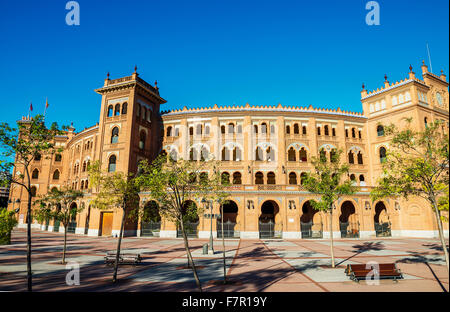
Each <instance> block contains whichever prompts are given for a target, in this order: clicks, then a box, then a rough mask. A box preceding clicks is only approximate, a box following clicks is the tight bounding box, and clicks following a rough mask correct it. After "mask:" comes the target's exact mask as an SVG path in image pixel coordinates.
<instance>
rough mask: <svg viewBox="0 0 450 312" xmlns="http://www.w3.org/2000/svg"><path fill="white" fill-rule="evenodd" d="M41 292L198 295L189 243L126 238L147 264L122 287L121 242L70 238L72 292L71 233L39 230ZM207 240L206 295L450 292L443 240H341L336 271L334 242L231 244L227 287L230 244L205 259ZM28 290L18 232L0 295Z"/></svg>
mask: <svg viewBox="0 0 450 312" xmlns="http://www.w3.org/2000/svg"><path fill="white" fill-rule="evenodd" d="M32 237H33V241H32V246H33V254H32V270H33V290H34V291H196V285H195V282H194V278H193V274H192V271H191V270H190V269H189V268H187V257H186V252H185V250H184V243H183V240H182V239H167V238H136V237H130V238H124V239H123V242H122V250H123V252H126V253H139V254H140V255H141V257H142V263H141V264H139V265H136V266H132V265H123V266H120V267H119V274H118V278H119V282H118V283H116V284H112V283H111V278H112V272H113V268H112V266H107V265H105V264H104V258H103V257H104V255H105V253H106V252H107V251H112V250H115V248H116V244H117V238H112V237H111V238H105V237H86V236H82V235H73V234H69V235H68V248H67V261H70V262H76V263H77V264H78V265H79V267H80V285H73V286H68V285H67V284H66V275H67V274H68V272H69V271H70V269H71V268H69V267H66V265H62V264H61V263H60V261H61V255H62V245H63V234H60V233H49V232H41V231H37V230H36V231H33V233H32ZM207 242H208V240H207V239H190V242H189V243H190V247H191V251H192V255H193V257H194V260H195V264H196V266H197V268H198V274H199V278H200V280H201V282H202V284H203V288H204V291H211V292H222V291H238V292H239V291H250V292H260V291H273V292H356V291H358V292H359V291H360V292H411V291H424V292H442V291H444V290H446V291H448V289H449V285H448V283H449V281H448V280H449V278H448V273H447V269H446V267H445V259H444V255H443V252H442V248H441V247H440V244H439V241H438V240H437V239H436V240H434V239H418V238H385V239H380V238H374V239H338V240H336V241H335V246H334V252H335V257H336V265H337V267H336V268H331V266H330V263H331V261H330V243H329V241H328V240H304V239H302V240H300V239H298V240H294V239H292V240H281V239H273V240H257V239H252V240H250V239H248V240H247V239H243V240H226V241H225V250H226V256H227V260H226V266H227V267H226V274H227V279H228V280H229V281H230V283H229V284H227V285H223V284H221V283H220V281H221V280H222V279H223V259H222V252H223V249H222V241H221V240H215V242H214V249H215V254H214V255H203V253H202V245H203V244H205V243H207ZM369 261H375V262H378V263H388V262H396V263H397V266H398V267H399V268H400V269H401V271H402V272H403V276H404V279H403V280H400V281H399V282H394V281H392V280H381V281H379V284H378V285H368V284H367V283H366V281H361V282H360V283H356V282H353V281H351V280H349V278H348V277H347V276H346V274H345V272H344V269H345V266H346V265H347V264H352V263H368V262H369ZM25 290H26V232H25V231H24V230H15V231H14V232H13V234H12V243H11V245H8V246H0V291H25Z"/></svg>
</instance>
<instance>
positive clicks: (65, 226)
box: [62, 224, 69, 264]
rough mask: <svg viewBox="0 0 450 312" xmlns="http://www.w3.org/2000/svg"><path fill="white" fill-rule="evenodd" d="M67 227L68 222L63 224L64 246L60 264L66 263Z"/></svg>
mask: <svg viewBox="0 0 450 312" xmlns="http://www.w3.org/2000/svg"><path fill="white" fill-rule="evenodd" d="M68 228H69V226H68V224H67V225H64V247H63V257H62V264H66V244H67V229H68Z"/></svg>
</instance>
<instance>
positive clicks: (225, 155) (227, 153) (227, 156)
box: [222, 146, 230, 160]
mask: <svg viewBox="0 0 450 312" xmlns="http://www.w3.org/2000/svg"><path fill="white" fill-rule="evenodd" d="M222 160H230V151H229V150H228V148H227V147H225V146H224V147H223V148H222Z"/></svg>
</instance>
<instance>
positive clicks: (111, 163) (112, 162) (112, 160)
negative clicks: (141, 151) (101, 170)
mask: <svg viewBox="0 0 450 312" xmlns="http://www.w3.org/2000/svg"><path fill="white" fill-rule="evenodd" d="M116 161H117V158H116V155H111V157H109V163H108V172H114V171H116Z"/></svg>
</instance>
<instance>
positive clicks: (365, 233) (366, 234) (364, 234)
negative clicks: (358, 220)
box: [359, 231, 377, 238]
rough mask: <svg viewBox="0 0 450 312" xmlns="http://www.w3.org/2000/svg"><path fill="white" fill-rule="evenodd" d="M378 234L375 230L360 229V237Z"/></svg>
mask: <svg viewBox="0 0 450 312" xmlns="http://www.w3.org/2000/svg"><path fill="white" fill-rule="evenodd" d="M376 236H377V234H376V233H375V231H359V237H360V238H375V237H376Z"/></svg>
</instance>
